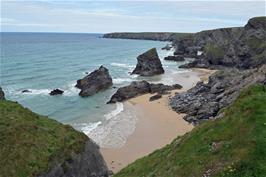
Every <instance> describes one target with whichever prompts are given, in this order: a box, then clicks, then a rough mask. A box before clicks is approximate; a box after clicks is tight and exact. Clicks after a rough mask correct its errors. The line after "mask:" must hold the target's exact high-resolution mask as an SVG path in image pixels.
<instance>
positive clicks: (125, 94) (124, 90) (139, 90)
mask: <svg viewBox="0 0 266 177" xmlns="http://www.w3.org/2000/svg"><path fill="white" fill-rule="evenodd" d="M149 92H150V84H149V83H148V82H147V81H139V82H136V81H134V82H131V84H130V85H128V86H125V87H121V88H119V89H118V90H117V91H116V93H115V94H114V95H113V96H112V97H111V99H110V101H109V102H108V103H116V102H122V101H125V100H128V99H130V98H134V97H136V96H139V95H143V94H146V93H149Z"/></svg>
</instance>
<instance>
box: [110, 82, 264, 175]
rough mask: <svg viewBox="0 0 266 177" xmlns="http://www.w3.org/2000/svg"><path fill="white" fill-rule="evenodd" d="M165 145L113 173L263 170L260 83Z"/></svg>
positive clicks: (243, 172)
mask: <svg viewBox="0 0 266 177" xmlns="http://www.w3.org/2000/svg"><path fill="white" fill-rule="evenodd" d="M223 111H224V118H222V119H218V120H212V121H211V120H210V121H207V122H205V123H203V124H201V125H199V126H198V127H196V128H195V129H194V130H193V131H192V132H190V133H187V134H186V135H184V136H182V137H178V138H176V139H175V140H174V141H173V142H172V143H171V144H170V145H167V146H166V147H164V148H162V149H160V150H157V151H155V152H153V153H152V154H150V155H148V156H146V157H143V158H141V159H139V160H137V161H135V162H134V163H132V164H130V165H128V166H127V167H126V168H124V169H122V170H121V171H120V172H119V173H117V174H116V175H114V177H201V176H202V175H203V174H204V173H206V172H207V171H209V172H210V174H211V176H219V177H225V176H226V177H263V176H266V87H265V86H262V85H256V86H252V87H250V88H249V89H247V90H245V91H243V92H242V93H241V95H240V96H239V98H238V99H237V100H236V101H235V103H234V104H233V105H232V106H230V107H229V108H227V109H225V110H223Z"/></svg>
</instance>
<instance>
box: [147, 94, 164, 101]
mask: <svg viewBox="0 0 266 177" xmlns="http://www.w3.org/2000/svg"><path fill="white" fill-rule="evenodd" d="M160 98H162V95H161V94H156V95H154V96H151V97H150V99H149V101H155V100H158V99H160Z"/></svg>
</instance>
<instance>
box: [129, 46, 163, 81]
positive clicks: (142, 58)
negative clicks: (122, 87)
mask: <svg viewBox="0 0 266 177" xmlns="http://www.w3.org/2000/svg"><path fill="white" fill-rule="evenodd" d="M137 60H138V64H137V66H136V68H135V69H134V71H133V72H132V74H139V75H141V76H153V75H157V74H163V73H164V69H163V67H162V63H161V61H160V58H159V56H158V53H157V50H156V48H152V49H150V50H148V51H147V52H145V53H143V54H141V55H139V56H138V57H137Z"/></svg>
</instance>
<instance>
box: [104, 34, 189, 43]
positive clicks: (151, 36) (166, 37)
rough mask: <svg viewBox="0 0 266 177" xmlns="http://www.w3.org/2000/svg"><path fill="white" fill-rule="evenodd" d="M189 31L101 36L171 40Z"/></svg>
mask: <svg viewBox="0 0 266 177" xmlns="http://www.w3.org/2000/svg"><path fill="white" fill-rule="evenodd" d="M188 34H189V33H166V32H165V33H152V32H142V33H107V34H104V35H103V38H114V39H141V40H155V41H172V40H174V39H175V40H177V39H179V38H180V37H183V36H186V35H188Z"/></svg>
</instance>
